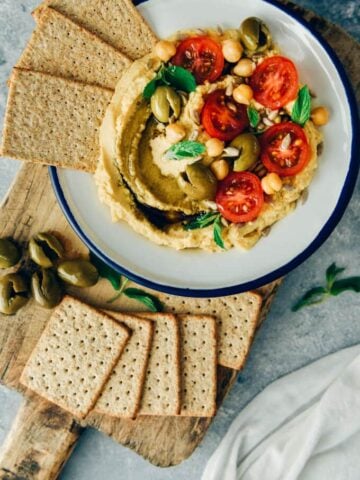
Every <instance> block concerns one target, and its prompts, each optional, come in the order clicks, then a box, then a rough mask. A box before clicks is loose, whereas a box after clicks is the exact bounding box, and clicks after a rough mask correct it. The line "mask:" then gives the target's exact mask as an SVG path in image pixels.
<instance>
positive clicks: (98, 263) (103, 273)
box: [90, 253, 121, 290]
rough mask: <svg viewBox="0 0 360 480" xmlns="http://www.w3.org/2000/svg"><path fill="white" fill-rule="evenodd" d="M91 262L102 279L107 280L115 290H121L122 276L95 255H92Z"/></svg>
mask: <svg viewBox="0 0 360 480" xmlns="http://www.w3.org/2000/svg"><path fill="white" fill-rule="evenodd" d="M90 261H91V263H92V264H93V265H94V266H95V267H96V268H97V271H98V272H99V275H100V277H101V278H106V280H108V281H109V282H110V283H111V285H112V287H113V289H114V290H120V287H121V275H120V274H119V273H117V272H115V270H113V269H112V268H111V267H109V266H108V265H106V263H104V262H103V261H102V260H100V259H99V258H98V257H96V256H95V255H94V254H93V253H90Z"/></svg>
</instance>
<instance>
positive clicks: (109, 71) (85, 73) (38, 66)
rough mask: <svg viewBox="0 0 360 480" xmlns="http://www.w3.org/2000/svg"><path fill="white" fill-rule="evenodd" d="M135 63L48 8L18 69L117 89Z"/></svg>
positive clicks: (40, 19)
mask: <svg viewBox="0 0 360 480" xmlns="http://www.w3.org/2000/svg"><path fill="white" fill-rule="evenodd" d="M130 64H131V60H130V59H129V58H128V57H126V56H125V55H123V54H122V53H121V52H119V51H118V50H116V49H115V48H114V47H111V46H110V45H108V44H107V43H105V42H104V41H103V40H101V39H100V38H98V37H97V36H96V35H94V34H93V33H90V32H88V31H87V30H85V29H84V28H82V27H80V26H79V25H77V24H76V23H74V22H72V21H71V20H70V19H68V18H67V17H65V16H64V15H62V14H61V13H59V12H57V11H56V10H53V9H52V8H44V9H43V10H42V12H41V15H40V17H39V21H38V24H37V26H36V28H35V30H34V32H33V34H32V36H31V38H30V41H29V42H28V44H27V46H26V48H25V50H24V52H23V53H22V55H21V57H20V59H19V61H18V63H17V65H16V66H17V67H19V68H23V69H28V70H34V71H37V72H44V73H49V74H50V75H55V76H59V77H64V78H70V79H72V80H78V81H80V82H84V83H89V84H93V85H99V86H101V87H105V88H111V89H113V90H114V89H115V86H116V83H117V81H118V80H119V78H120V77H121V75H122V73H123V71H124V70H125V69H126V68H127V67H129V66H130Z"/></svg>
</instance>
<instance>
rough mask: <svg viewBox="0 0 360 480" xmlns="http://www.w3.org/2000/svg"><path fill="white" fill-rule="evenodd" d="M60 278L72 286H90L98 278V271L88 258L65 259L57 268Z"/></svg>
mask: <svg viewBox="0 0 360 480" xmlns="http://www.w3.org/2000/svg"><path fill="white" fill-rule="evenodd" d="M57 273H58V275H59V277H60V278H61V280H63V281H64V282H65V283H68V284H69V285H73V286H74V287H92V286H93V285H95V284H96V283H97V281H98V279H99V273H98V271H97V269H96V267H94V265H93V264H92V263H90V262H89V261H88V260H82V259H80V260H67V261H65V262H62V263H61V264H60V265H59V266H58V269H57Z"/></svg>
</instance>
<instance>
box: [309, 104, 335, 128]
mask: <svg viewBox="0 0 360 480" xmlns="http://www.w3.org/2000/svg"><path fill="white" fill-rule="evenodd" d="M329 117H330V113H329V110H328V109H327V108H326V107H316V108H314V109H313V111H312V112H311V120H312V121H313V122H314V125H316V126H318V127H322V126H323V125H326V124H327V123H328V121H329Z"/></svg>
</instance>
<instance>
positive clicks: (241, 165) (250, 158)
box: [230, 133, 260, 172]
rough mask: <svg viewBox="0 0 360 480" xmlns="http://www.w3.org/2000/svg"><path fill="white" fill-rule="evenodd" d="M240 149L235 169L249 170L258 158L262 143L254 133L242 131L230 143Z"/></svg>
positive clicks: (238, 170) (237, 170) (240, 170)
mask: <svg viewBox="0 0 360 480" xmlns="http://www.w3.org/2000/svg"><path fill="white" fill-rule="evenodd" d="M230 145H231V146H232V147H235V148H237V149H238V150H239V152H240V154H239V157H238V158H237V159H236V160H235V162H234V171H235V172H243V171H244V170H248V169H249V168H250V167H251V166H252V165H253V164H254V163H255V162H256V161H257V159H258V157H259V154H260V144H259V141H258V139H257V138H256V136H255V135H253V134H252V133H242V134H241V135H239V136H237V137H236V138H235V139H234V140H233V141H232V142H231V144H230Z"/></svg>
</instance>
